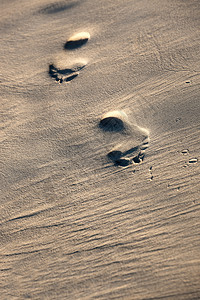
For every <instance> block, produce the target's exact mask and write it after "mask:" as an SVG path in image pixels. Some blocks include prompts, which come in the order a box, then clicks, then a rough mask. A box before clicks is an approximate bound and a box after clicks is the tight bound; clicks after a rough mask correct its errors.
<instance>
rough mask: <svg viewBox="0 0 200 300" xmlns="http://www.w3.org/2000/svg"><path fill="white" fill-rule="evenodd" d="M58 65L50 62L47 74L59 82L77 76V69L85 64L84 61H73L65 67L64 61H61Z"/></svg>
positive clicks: (80, 68) (67, 80)
mask: <svg viewBox="0 0 200 300" xmlns="http://www.w3.org/2000/svg"><path fill="white" fill-rule="evenodd" d="M59 65H60V66H56V65H54V64H50V65H49V75H50V76H51V77H52V78H54V79H55V80H56V81H58V82H59V83H62V82H63V81H65V82H69V81H71V80H73V79H74V78H76V77H77V76H78V74H79V71H80V70H82V69H83V68H84V67H85V66H86V61H80V62H78V63H74V64H72V65H71V66H69V67H67V66H66V64H65V63H64V62H61V63H60V64H59Z"/></svg>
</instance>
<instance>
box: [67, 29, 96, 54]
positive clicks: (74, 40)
mask: <svg viewBox="0 0 200 300" xmlns="http://www.w3.org/2000/svg"><path fill="white" fill-rule="evenodd" d="M89 39H90V34H89V32H79V33H76V34H74V35H73V36H71V37H70V38H69V39H68V41H67V42H66V43H65V45H64V49H66V50H73V49H76V48H80V47H82V46H83V45H84V44H86V43H87V41H88V40H89Z"/></svg>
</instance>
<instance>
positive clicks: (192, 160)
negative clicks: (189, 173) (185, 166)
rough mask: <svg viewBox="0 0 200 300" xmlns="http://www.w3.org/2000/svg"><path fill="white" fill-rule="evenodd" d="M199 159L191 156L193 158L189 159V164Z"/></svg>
mask: <svg viewBox="0 0 200 300" xmlns="http://www.w3.org/2000/svg"><path fill="white" fill-rule="evenodd" d="M197 161H198V159H197V158H191V159H190V160H189V164H196V163H197Z"/></svg>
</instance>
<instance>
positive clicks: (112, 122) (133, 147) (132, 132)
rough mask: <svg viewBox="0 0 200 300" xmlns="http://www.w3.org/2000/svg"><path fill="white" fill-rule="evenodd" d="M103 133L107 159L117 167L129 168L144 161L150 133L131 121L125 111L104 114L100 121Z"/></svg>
mask: <svg viewBox="0 0 200 300" xmlns="http://www.w3.org/2000/svg"><path fill="white" fill-rule="evenodd" d="M99 128H100V129H101V130H102V132H103V139H104V141H105V144H106V149H109V148H110V151H109V150H108V152H107V157H108V158H109V159H110V160H112V161H113V162H114V164H115V165H120V166H123V167H124V166H128V165H130V164H133V163H135V164H138V163H140V162H142V161H143V160H144V156H145V151H146V149H147V148H148V147H149V131H148V130H147V129H145V128H142V127H139V126H137V125H136V124H133V123H131V122H130V121H129V119H128V116H127V115H126V113H125V112H123V111H119V110H116V111H111V112H108V113H106V114H104V115H103V116H102V117H101V119H100V121H99Z"/></svg>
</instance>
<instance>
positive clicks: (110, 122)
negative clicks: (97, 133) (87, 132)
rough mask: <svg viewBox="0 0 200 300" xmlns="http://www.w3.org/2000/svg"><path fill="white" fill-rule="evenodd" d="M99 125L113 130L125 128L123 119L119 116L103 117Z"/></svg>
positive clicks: (106, 129)
mask: <svg viewBox="0 0 200 300" xmlns="http://www.w3.org/2000/svg"><path fill="white" fill-rule="evenodd" d="M99 127H100V128H101V129H102V130H104V131H111V132H120V131H123V130H124V129H125V127H124V123H123V121H122V120H120V119H119V118H117V117H106V118H103V119H102V120H101V121H100V123H99Z"/></svg>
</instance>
